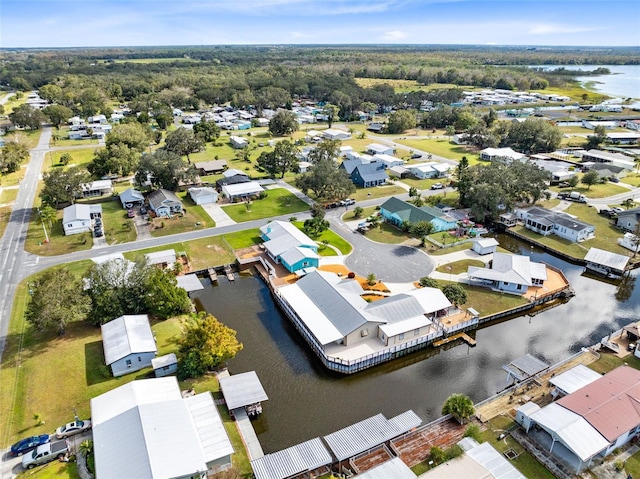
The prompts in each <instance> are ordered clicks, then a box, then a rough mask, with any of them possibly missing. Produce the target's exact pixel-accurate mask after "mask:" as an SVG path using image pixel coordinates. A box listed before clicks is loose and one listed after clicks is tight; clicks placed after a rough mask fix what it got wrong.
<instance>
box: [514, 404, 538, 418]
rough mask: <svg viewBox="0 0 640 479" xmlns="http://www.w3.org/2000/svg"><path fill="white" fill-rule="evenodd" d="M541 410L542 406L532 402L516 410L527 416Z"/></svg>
mask: <svg viewBox="0 0 640 479" xmlns="http://www.w3.org/2000/svg"><path fill="white" fill-rule="evenodd" d="M539 410H540V406H538V405H537V404H536V403H534V402H531V401H529V402H526V403H524V404H523V405H522V406H520V407H518V409H516V411H520V412H521V413H522V414H524V415H525V416H531V415H532V414H533V413H534V412H537V411H539Z"/></svg>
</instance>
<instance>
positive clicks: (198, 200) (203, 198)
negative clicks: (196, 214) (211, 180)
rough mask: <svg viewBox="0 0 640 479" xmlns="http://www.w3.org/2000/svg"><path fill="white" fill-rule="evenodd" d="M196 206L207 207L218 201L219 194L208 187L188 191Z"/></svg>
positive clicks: (193, 188)
mask: <svg viewBox="0 0 640 479" xmlns="http://www.w3.org/2000/svg"><path fill="white" fill-rule="evenodd" d="M187 191H188V192H189V196H191V199H192V200H193V202H194V203H195V204H196V205H206V204H209V203H215V202H216V201H218V192H217V191H216V189H215V188H210V187H208V186H202V187H192V188H189V189H188V190H187Z"/></svg>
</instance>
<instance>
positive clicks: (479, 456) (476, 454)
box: [467, 442, 525, 479]
mask: <svg viewBox="0 0 640 479" xmlns="http://www.w3.org/2000/svg"><path fill="white" fill-rule="evenodd" d="M467 456H469V457H470V458H471V459H473V460H474V461H476V462H477V463H478V464H480V465H481V466H482V467H484V468H485V469H486V470H487V471H489V472H490V473H491V475H492V476H493V477H494V478H495V479H525V477H524V476H523V475H522V474H521V473H520V472H519V471H518V470H517V469H516V468H515V467H513V466H512V465H511V463H509V461H507V460H506V459H505V458H504V457H503V456H502V454H500V453H499V452H498V451H496V450H495V449H494V448H493V446H492V445H491V444H489V443H488V442H485V443H482V444H480V445H479V446H477V447H474V448H473V449H470V450H469V451H467Z"/></svg>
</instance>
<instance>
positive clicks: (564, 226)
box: [515, 206, 596, 243]
mask: <svg viewBox="0 0 640 479" xmlns="http://www.w3.org/2000/svg"><path fill="white" fill-rule="evenodd" d="M515 214H516V216H517V217H518V219H520V220H522V221H523V222H524V226H525V228H527V229H528V230H531V231H533V232H535V233H538V234H540V235H542V236H549V235H550V234H554V235H556V236H559V237H560V238H563V239H566V240H569V241H572V242H574V243H576V242H580V241H585V240H588V239H592V238H593V237H594V236H595V230H596V228H595V226H593V225H590V224H588V223H583V222H582V221H580V220H578V219H576V218H574V217H572V216H569V215H568V214H566V213H560V212H556V211H551V210H548V209H546V208H540V207H538V206H532V207H530V208H520V209H517V210H516V212H515Z"/></svg>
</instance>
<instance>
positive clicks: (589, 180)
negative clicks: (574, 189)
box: [580, 170, 600, 190]
mask: <svg viewBox="0 0 640 479" xmlns="http://www.w3.org/2000/svg"><path fill="white" fill-rule="evenodd" d="M580 183H582V184H583V185H587V190H590V189H591V187H592V186H593V185H597V184H598V183H600V175H599V174H598V171H597V170H589V171H587V172H586V173H585V174H584V175H582V179H581V180H580Z"/></svg>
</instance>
